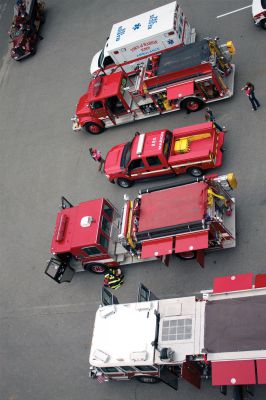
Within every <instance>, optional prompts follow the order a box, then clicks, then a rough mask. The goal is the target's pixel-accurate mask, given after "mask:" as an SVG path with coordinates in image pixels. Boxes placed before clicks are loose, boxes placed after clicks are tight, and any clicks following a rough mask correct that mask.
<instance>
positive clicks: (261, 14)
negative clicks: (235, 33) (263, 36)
mask: <svg viewBox="0 0 266 400" xmlns="http://www.w3.org/2000/svg"><path fill="white" fill-rule="evenodd" d="M252 16H253V20H254V23H255V24H256V25H260V26H261V27H262V28H263V29H266V0H253V2H252Z"/></svg>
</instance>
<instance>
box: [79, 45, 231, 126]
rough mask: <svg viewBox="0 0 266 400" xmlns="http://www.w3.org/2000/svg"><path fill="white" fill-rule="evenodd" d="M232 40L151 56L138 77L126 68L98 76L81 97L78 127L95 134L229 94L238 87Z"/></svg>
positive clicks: (193, 107)
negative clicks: (130, 75) (236, 85)
mask: <svg viewBox="0 0 266 400" xmlns="http://www.w3.org/2000/svg"><path fill="white" fill-rule="evenodd" d="M234 52H235V50H234V46H233V44H232V42H227V44H226V45H222V46H219V45H218V39H217V38H216V39H204V40H202V41H199V42H197V43H193V44H189V45H187V46H184V47H179V48H175V49H172V50H169V51H167V52H165V53H162V54H161V55H160V56H159V55H156V56H152V57H149V58H147V59H145V65H144V66H142V67H141V68H140V70H139V71H137V72H136V74H135V75H134V76H132V77H129V76H128V75H127V74H126V73H125V72H123V71H120V72H115V73H113V74H111V75H99V76H97V77H96V78H94V79H92V81H91V82H90V84H89V86H88V90H87V92H86V93H85V94H84V95H83V96H82V97H81V98H80V100H79V103H78V105H77V108H76V115H75V117H74V118H72V121H73V126H72V127H73V130H74V131H78V130H80V129H81V128H84V129H85V130H86V131H87V132H89V133H92V134H98V133H101V132H102V131H103V130H104V129H105V128H109V127H112V126H116V125H121V124H125V123H128V122H133V121H137V120H140V119H143V118H148V117H152V116H156V115H160V114H164V113H167V112H172V111H176V110H180V109H185V110H187V112H194V111H197V110H199V109H200V108H201V107H203V106H204V105H205V104H206V103H211V102H213V101H218V100H222V99H225V98H229V97H231V96H232V95H233V91H234V71H235V68H234V65H233V64H231V61H230V60H231V55H232V54H234Z"/></svg>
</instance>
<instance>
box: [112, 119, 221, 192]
mask: <svg viewBox="0 0 266 400" xmlns="http://www.w3.org/2000/svg"><path fill="white" fill-rule="evenodd" d="M223 143H224V133H223V132H220V131H219V130H218V129H217V128H216V127H215V125H214V124H213V123H212V122H207V123H202V124H197V125H192V126H187V127H183V128H176V129H174V130H173V132H171V131H169V130H166V129H164V130H158V131H153V132H147V133H143V134H140V133H139V132H137V133H136V134H135V136H134V138H133V139H132V141H130V142H127V143H124V144H119V145H117V146H115V147H113V148H112V149H110V150H109V151H108V153H107V156H106V158H105V164H104V171H105V175H106V177H107V178H108V180H109V181H110V182H112V183H114V182H115V181H116V183H117V184H118V185H119V186H121V187H123V188H127V187H130V186H131V185H132V184H133V183H134V181H136V180H140V179H145V178H146V179H150V178H154V177H157V176H163V175H179V174H181V173H186V172H187V173H189V174H190V175H192V176H194V177H198V176H202V175H203V171H204V170H206V169H210V168H216V167H220V166H221V165H222V146H223Z"/></svg>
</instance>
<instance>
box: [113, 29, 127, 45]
mask: <svg viewBox="0 0 266 400" xmlns="http://www.w3.org/2000/svg"><path fill="white" fill-rule="evenodd" d="M125 32H126V28H123V26H122V25H120V26H119V28H118V29H117V32H116V39H115V41H116V42H118V41H119V40H120V38H121V36H122V35H124V33H125Z"/></svg>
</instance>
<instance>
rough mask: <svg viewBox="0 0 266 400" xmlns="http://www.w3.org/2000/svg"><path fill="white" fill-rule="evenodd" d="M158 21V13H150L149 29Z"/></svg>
mask: <svg viewBox="0 0 266 400" xmlns="http://www.w3.org/2000/svg"><path fill="white" fill-rule="evenodd" d="M157 22H158V16H157V15H154V14H152V15H150V18H149V22H148V29H151V28H152V27H153V25H154V24H156V23H157Z"/></svg>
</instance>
